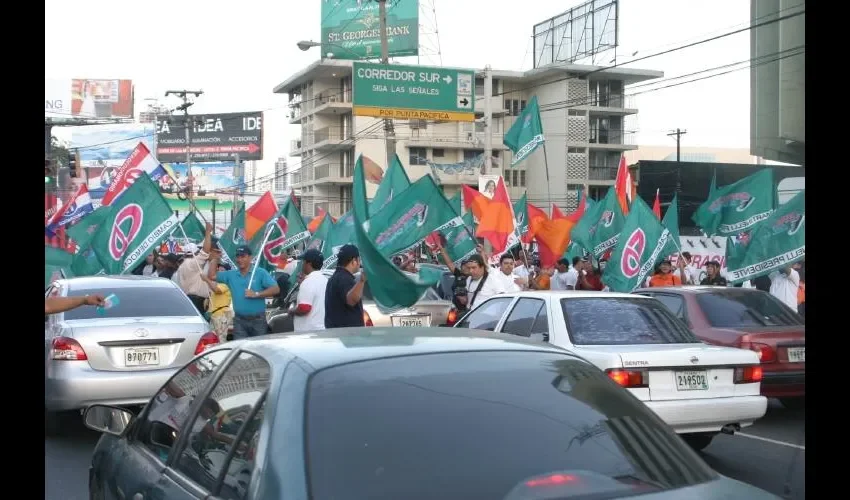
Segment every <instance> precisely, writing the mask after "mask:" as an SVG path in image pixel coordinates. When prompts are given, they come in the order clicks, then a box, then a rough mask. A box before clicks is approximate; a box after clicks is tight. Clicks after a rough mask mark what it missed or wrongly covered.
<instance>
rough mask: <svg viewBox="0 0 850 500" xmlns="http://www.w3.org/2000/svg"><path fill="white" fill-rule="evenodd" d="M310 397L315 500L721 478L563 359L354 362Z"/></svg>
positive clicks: (632, 490) (618, 394) (652, 485)
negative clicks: (560, 476) (551, 482)
mask: <svg viewBox="0 0 850 500" xmlns="http://www.w3.org/2000/svg"><path fill="white" fill-rule="evenodd" d="M308 391H309V392H308V394H307V396H306V398H305V400H306V405H307V408H306V419H307V421H308V422H310V425H308V426H307V427H306V429H305V433H306V446H305V449H304V454H305V456H306V457H307V460H308V463H307V464H306V470H307V472H308V477H307V481H308V484H309V488H310V492H309V496H310V497H311V498H368V499H370V500H397V499H422V498H439V499H444V500H469V499H479V498H488V499H489V498H515V497H514V496H513V495H507V497H506V494H507V493H508V492H510V491H511V490H513V489H514V488H515V487H517V486H518V485H522V484H523V483H525V482H528V481H529V480H531V479H532V478H535V477H541V476H542V477H543V478H545V477H546V476H547V475H549V474H553V473H555V472H560V471H570V472H569V473H573V474H576V475H578V476H579V477H578V481H579V482H577V483H576V484H580V485H581V486H579V487H580V488H581V493H580V494H578V495H576V496H577V497H578V496H581V497H582V498H613V497H622V496H628V495H631V494H637V493H638V492H640V491H643V492H647V493H649V492H658V491H660V490H667V489H673V488H680V487H685V486H688V485H691V484H697V483H702V482H707V481H711V480H714V479H715V478H717V477H718V476H717V473H716V472H714V471H713V470H712V469H711V468H710V467H708V465H706V464H705V463H704V462H703V461H702V460H701V459H699V458H698V457H697V455H696V454H694V453H693V452H692V451H690V450H688V449H687V445H686V444H685V443H684V442H683V441H682V440H681V439H679V438H677V437H676V436H675V434H674V433H673V431H672V430H670V429H669V428H668V427H667V426H666V425H664V424H663V423H662V422H661V421H660V420H659V419H658V418H657V417H656V416H655V415H654V414H653V413H652V410H650V409H649V408H647V407H646V406H645V405H644V404H643V403H641V402H640V401H638V400H637V399H636V398H634V397H633V396H631V395H630V394H627V391H624V390H622V389H621V388H618V387H616V385H615V384H614V383H613V382H611V381H610V380H607V377H606V376H605V374H604V373H603V372H602V371H601V370H599V369H597V368H596V367H594V366H592V365H590V364H589V363H586V362H583V361H580V360H578V359H576V358H573V357H572V356H570V355H569V354H567V353H551V352H458V353H445V354H430V355H427V356H405V357H397V358H387V359H380V360H373V361H364V362H357V363H349V364H345V365H341V366H335V367H332V368H328V369H325V370H321V371H319V372H318V373H316V374H315V375H314V376H313V377H312V379H311V380H310V385H309V387H308ZM364 401H368V402H369V404H364ZM437 428H439V432H436V429H437ZM636 443H639V444H637V445H636ZM367 444H368V446H367ZM341 450H344V451H341ZM299 451H300V450H299ZM469 464H475V466H474V467H470V465H469ZM458 471H463V473H462V474H459V473H458ZM585 474H586V475H585ZM597 474H598V475H601V476H603V477H604V478H606V479H607V480H608V481H610V483H606V482H605V481H601V480H600V482H597V478H598V477H599V476H597ZM582 475H585V476H584V478H586V479H587V480H586V481H583V478H582ZM423 477H430V478H439V480H435V481H422V478H423ZM609 484H618V485H621V487H622V488H624V490H623V491H626V490H628V493H622V494H618V492H614V493H612V491H611V489H610V486H609ZM596 485H600V486H598V487H597V486H596ZM603 485H604V486H603ZM541 489H542V490H546V491H547V492H548V491H549V488H547V487H545V486H544V487H543V488H541ZM520 491H523V493H528V489H526V490H520ZM560 491H561V490H559V492H560ZM565 491H567V490H565ZM569 491H573V490H569ZM570 496H571V495H570V494H569V493H566V494H562V495H559V496H558V498H567V497H570ZM516 498H555V496H554V495H546V494H538V495H534V494H530V493H529V494H526V495H523V494H518V495H517V496H516Z"/></svg>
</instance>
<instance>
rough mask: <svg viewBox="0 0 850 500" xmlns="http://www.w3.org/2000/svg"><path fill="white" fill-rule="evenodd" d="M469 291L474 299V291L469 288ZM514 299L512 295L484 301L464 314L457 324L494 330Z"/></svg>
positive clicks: (458, 326)
mask: <svg viewBox="0 0 850 500" xmlns="http://www.w3.org/2000/svg"><path fill="white" fill-rule="evenodd" d="M469 293H470V297H469V298H470V299H472V295H471V294H472V293H473V291H472V290H469ZM512 300H513V298H511V297H501V298H497V299H490V300H488V301H487V302H484V303H483V304H481V305H480V306H478V307H476V308H475V310H473V311H472V312H470V313H469V314H467V315H466V316H464V317H463V319H462V320H461V321H460V323H458V324H457V328H472V329H473V330H490V331H491V332H492V331H493V330H494V329H495V328H496V325H497V324H499V320H500V319H502V315H503V314H504V313H505V309H507V307H508V305H510V303H511V301H512Z"/></svg>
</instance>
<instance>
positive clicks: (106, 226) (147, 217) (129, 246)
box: [91, 174, 177, 274]
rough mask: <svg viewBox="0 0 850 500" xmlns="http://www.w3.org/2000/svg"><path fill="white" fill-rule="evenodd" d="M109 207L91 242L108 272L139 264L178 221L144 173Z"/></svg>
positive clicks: (129, 268)
mask: <svg viewBox="0 0 850 500" xmlns="http://www.w3.org/2000/svg"><path fill="white" fill-rule="evenodd" d="M111 207H112V211H111V212H110V214H109V216H108V217H107V218H106V220H104V221H103V224H102V225H101V226H100V227H99V228H98V230H97V232H96V233H95V235H94V237H93V238H92V242H91V245H92V248H93V249H94V251H95V253H96V254H97V257H98V259H100V262H101V263H103V268H104V270H105V271H106V273H107V274H122V273H125V272H127V271H129V270H131V269H133V268H135V267H136V266H138V265H139V264H140V263H141V262H142V261H144V260H145V257H147V255H148V254H149V253H151V252H153V251H154V250H155V249H158V248H159V245H160V243H162V242H163V240H165V238H166V237H168V235H169V234H171V231H172V230H173V229H174V227H175V226H176V225H177V216H175V215H174V212H172V210H171V206H169V205H168V202H167V201H165V198H163V197H162V194H160V192H159V187H158V186H157V185H156V184H154V182H153V181H152V180H151V179H150V177H149V176H148V175H147V174H143V175H140V176H139V177H138V178H136V180H135V182H133V184H132V185H131V186H130V187H129V188H127V190H126V191H124V193H123V194H122V195H121V197H120V198H118V199H116V200H115V201H114V202H113V203H112V204H111Z"/></svg>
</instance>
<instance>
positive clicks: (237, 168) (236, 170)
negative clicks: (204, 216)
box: [230, 153, 245, 224]
mask: <svg viewBox="0 0 850 500" xmlns="http://www.w3.org/2000/svg"><path fill="white" fill-rule="evenodd" d="M243 175H244V174H243V173H242V162H241V161H240V160H239V153H236V165H234V166H233V178H234V180H235V179H239V178H241V177H242V176H243ZM244 183H245V179H242V184H244ZM238 202H239V185H238V184H237V186H236V188H235V189H234V190H233V206H232V207H231V208H230V223H231V224H232V223H233V219H235V218H236V204H237V203H238Z"/></svg>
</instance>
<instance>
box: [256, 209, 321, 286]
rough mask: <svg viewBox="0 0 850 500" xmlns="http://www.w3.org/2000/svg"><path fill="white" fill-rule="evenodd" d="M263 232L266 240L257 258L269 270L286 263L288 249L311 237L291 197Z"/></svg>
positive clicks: (271, 270) (272, 270)
mask: <svg viewBox="0 0 850 500" xmlns="http://www.w3.org/2000/svg"><path fill="white" fill-rule="evenodd" d="M263 233H264V234H263V237H264V238H265V242H264V243H262V242H261V244H262V249H261V252H260V255H259V256H258V257H257V258H259V259H260V263H259V265H261V266H263V267H264V268H265V269H266V270H267V271H269V272H274V271H275V270H276V269H277V268H278V267H279V266H282V264H284V263H285V261H286V260H285V259H286V251H287V250H289V249H290V248H292V247H294V246H295V245H297V244H299V243H302V242H306V241H307V240H308V239H310V231H309V230H308V229H307V224H306V223H305V222H304V218H303V217H301V212H300V211H299V210H298V207H296V206H295V203H292V199H291V198H287V200H286V203H284V204H283V208H281V209H280V212H278V215H277V217H275V218H273V219H272V220H271V221H270V222H269V223H268V224H267V225H266V228H265V230H264V231H263Z"/></svg>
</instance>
